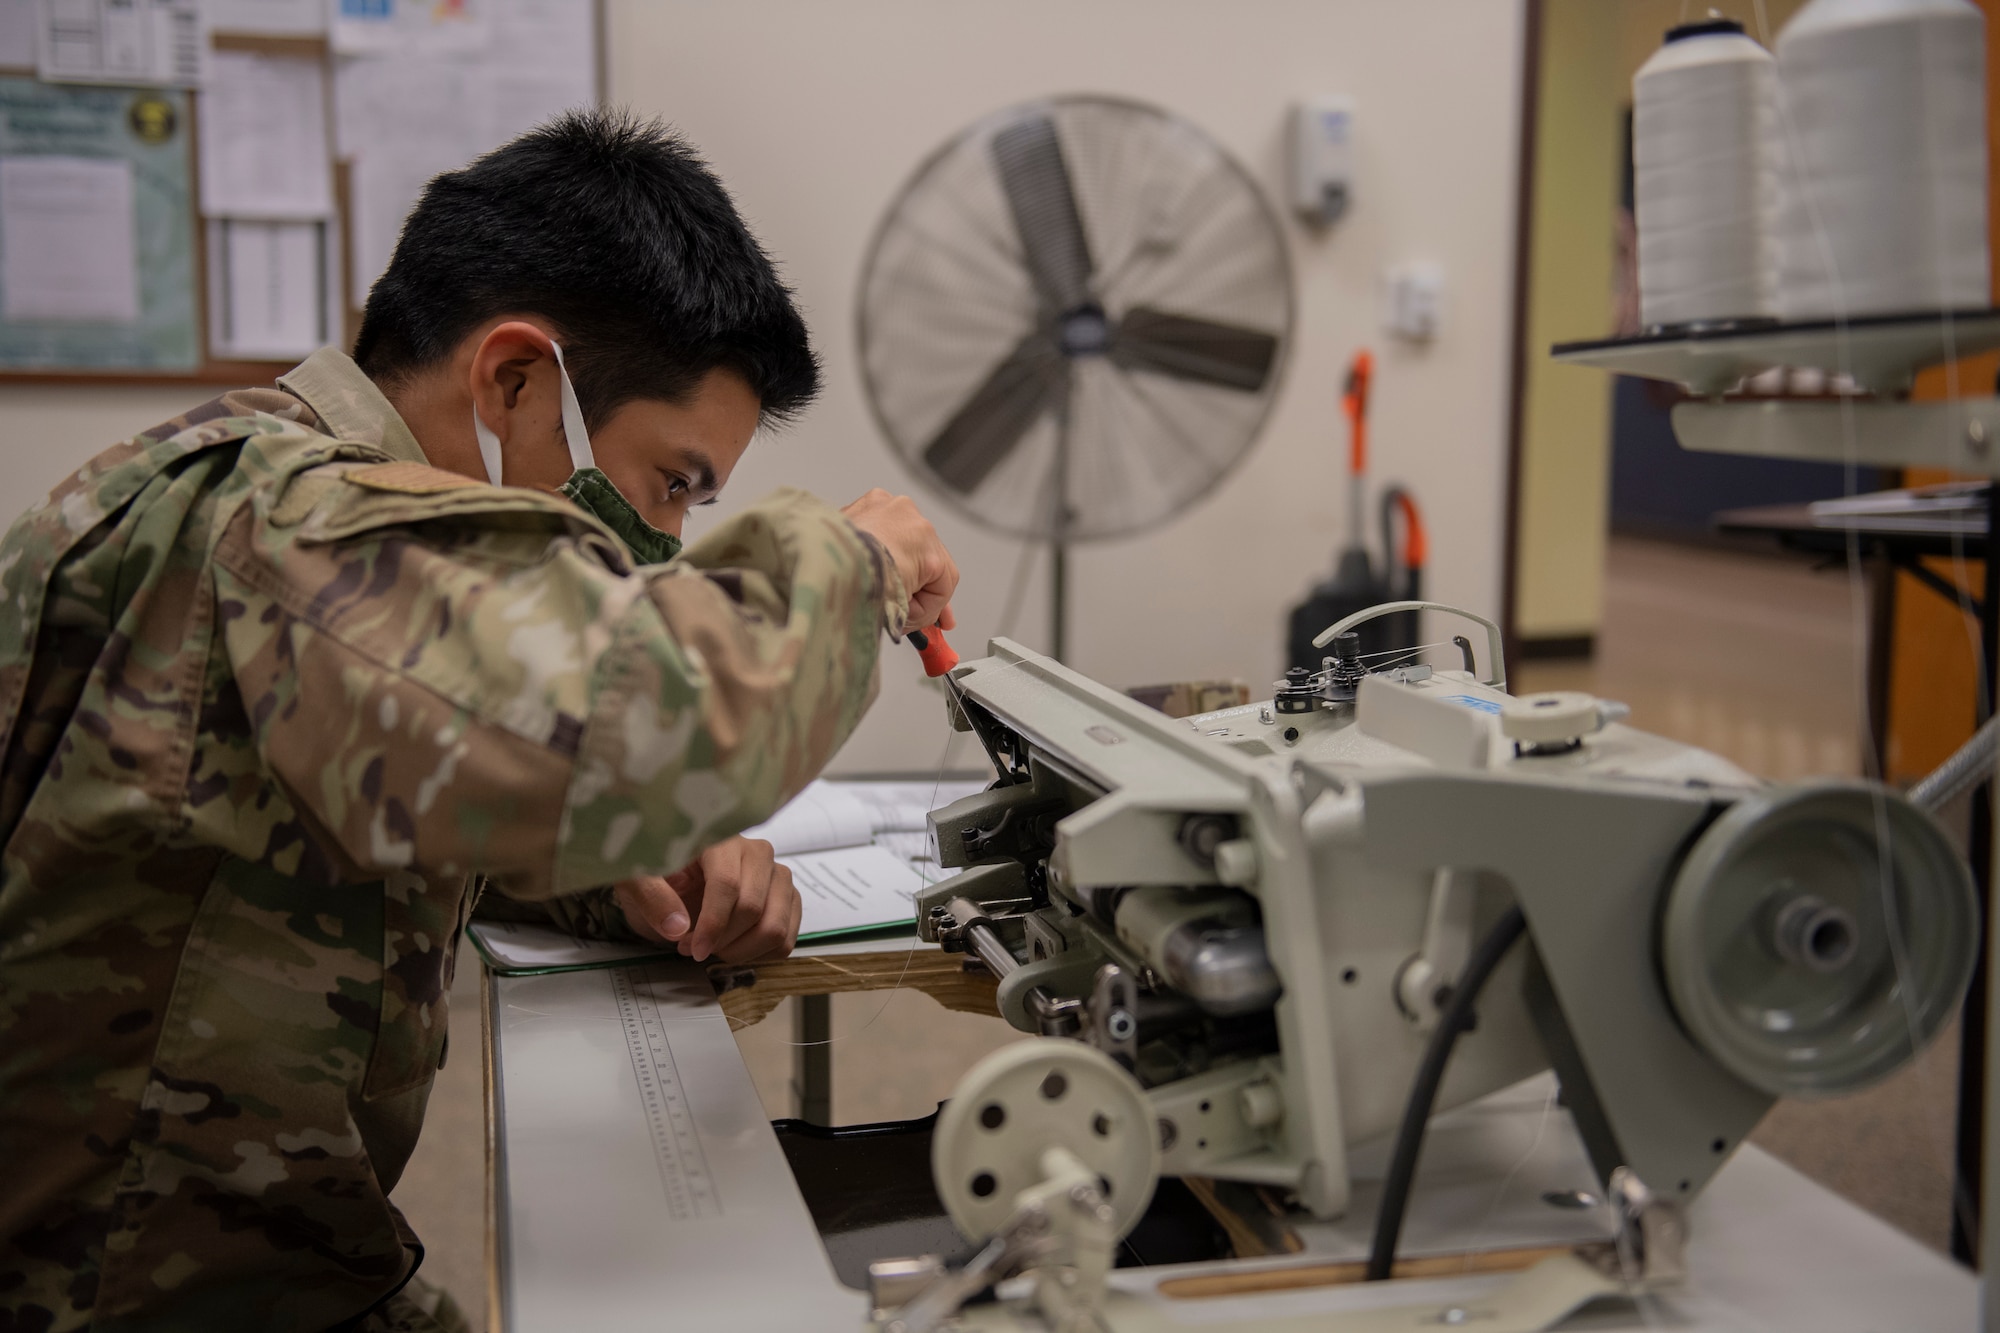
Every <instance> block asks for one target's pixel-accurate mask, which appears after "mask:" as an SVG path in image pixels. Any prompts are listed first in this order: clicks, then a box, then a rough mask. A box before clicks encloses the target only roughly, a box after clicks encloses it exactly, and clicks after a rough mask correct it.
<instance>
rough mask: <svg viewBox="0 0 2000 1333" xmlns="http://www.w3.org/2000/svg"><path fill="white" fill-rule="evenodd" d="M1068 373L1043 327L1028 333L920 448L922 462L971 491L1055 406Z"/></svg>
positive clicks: (965, 491)
mask: <svg viewBox="0 0 2000 1333" xmlns="http://www.w3.org/2000/svg"><path fill="white" fill-rule="evenodd" d="M1068 372H1069V365H1068V363H1067V362H1065V361H1064V360H1063V359H1062V356H1061V354H1060V353H1058V352H1057V351H1056V350H1055V348H1054V347H1052V346H1051V345H1050V342H1049V335H1048V333H1047V332H1046V331H1043V330H1039V329H1038V330H1036V331H1035V332H1034V333H1031V334H1029V335H1028V336H1027V337H1026V338H1023V339H1022V340H1021V341H1020V343H1019V344H1018V345H1016V347H1015V348H1014V350H1013V351H1012V352H1010V353H1008V354H1007V359H1006V360H1005V361H1002V362H1001V363H1000V364H999V365H997V366H995V367H994V368H993V373H992V374H990V375H988V376H987V377H986V382H985V383H984V384H981V385H980V386H979V387H978V388H977V389H975V390H974V391H973V394H972V397H970V398H968V399H966V400H965V402H964V404H963V405H962V406H960V407H959V409H958V411H956V412H954V413H952V415H951V420H949V421H947V422H945V423H944V429H942V430H940V431H939V432H938V433H937V435H936V436H935V437H933V438H932V440H931V442H930V443H929V444H927V445H925V446H924V463H925V465H926V466H928V467H929V468H930V470H931V472H932V473H933V474H935V475H936V476H937V478H938V479H939V480H940V481H942V482H944V483H945V484H946V485H947V486H950V487H951V488H952V489H953V490H955V491H957V492H959V493H960V494H961V495H970V494H971V493H972V492H973V491H975V490H977V489H979V484H980V483H981V482H983V481H985V480H986V478H987V477H988V476H990V475H992V472H993V469H994V468H996V467H998V466H1000V464H1001V463H1002V462H1003V461H1004V460H1005V459H1006V457H1007V455H1008V454H1011V453H1012V452H1014V448H1015V446H1016V445H1018V444H1020V442H1021V437H1022V436H1023V435H1026V434H1027V433H1028V428H1029V427H1030V426H1032V425H1034V424H1035V422H1036V421H1037V420H1038V419H1040V417H1041V415H1042V413H1044V412H1046V411H1048V410H1049V409H1050V408H1051V407H1052V406H1054V404H1055V401H1056V395H1057V394H1059V393H1061V392H1062V389H1063V386H1064V383H1065V381H1066V380H1067V378H1068Z"/></svg>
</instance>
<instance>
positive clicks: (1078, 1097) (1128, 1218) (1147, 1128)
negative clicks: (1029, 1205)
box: [931, 1037, 1160, 1241]
mask: <svg viewBox="0 0 2000 1333" xmlns="http://www.w3.org/2000/svg"><path fill="white" fill-rule="evenodd" d="M1053 1147H1061V1148H1067V1149H1068V1150H1069V1151H1070V1152H1072V1153H1074V1154H1075V1155H1076V1156H1077V1157H1078V1158H1079V1159H1080V1160H1081V1161H1082V1162H1083V1164H1084V1165H1085V1166H1086V1167H1088V1168H1089V1169H1090V1170H1092V1171H1094V1172H1096V1173H1097V1177H1098V1188H1099V1190H1100V1191H1102V1192H1103V1194H1104V1196H1105V1201H1106V1202H1108V1203H1109V1204H1110V1205H1111V1207H1112V1210H1113V1212H1114V1213H1115V1214H1116V1217H1115V1220H1114V1221H1113V1223H1112V1225H1113V1227H1114V1229H1115V1230H1116V1233H1117V1234H1118V1236H1120V1237H1123V1236H1124V1235H1125V1234H1126V1233H1127V1232H1129V1231H1130V1230H1131V1229H1132V1228H1133V1227H1134V1226H1135V1225H1137V1224H1138V1221H1139V1218H1140V1217H1141V1216H1142V1215H1143V1214H1144V1213H1145V1211H1146V1205H1147V1204H1148V1203H1149V1202H1151V1201H1152V1197H1153V1187H1154V1185H1155V1184H1156V1183H1157V1182H1158V1180H1159V1175H1160V1148H1159V1139H1158V1136H1157V1134H1156V1132H1155V1130H1154V1125H1153V1113H1152V1110H1151V1108H1150V1106H1149V1105H1148V1103H1147V1101H1146V1094H1145V1092H1144V1091H1143V1090H1142V1089H1141V1088H1140V1087H1139V1084H1138V1082H1137V1081H1136V1080H1134V1079H1133V1077H1132V1076H1131V1075H1130V1074H1128V1073H1126V1072H1125V1070H1124V1069H1123V1068H1122V1067H1120V1066H1119V1064H1118V1063H1117V1062H1116V1061H1114V1060H1113V1059H1112V1058H1111V1057H1110V1056H1108V1055H1105V1054H1104V1053H1103V1052H1102V1051H1099V1050H1097V1049H1096V1048H1094V1047H1091V1046H1086V1045H1084V1044H1083V1043H1082V1042H1079V1041H1068V1040H1064V1039H1061V1038H1055V1037H1037V1038H1034V1039H1031V1040H1028V1041H1020V1042H1016V1043H1014V1044H1013V1045H1011V1046H1004V1047H1002V1048H1001V1049H999V1050H997V1051H995V1052H994V1053H993V1054H991V1055H989V1056H987V1057H986V1058H985V1059H984V1060H981V1061H980V1062H979V1063H978V1064H976V1065H974V1066H973V1067H972V1068H971V1069H969V1070H967V1071H966V1073H965V1076H964V1077H963V1078H961V1079H959V1081H958V1086H957V1087H956V1088H954V1089H953V1090H952V1094H951V1100H950V1101H949V1102H947V1103H945V1107H944V1111H943V1112H942V1113H941V1114H940V1115H939V1116H938V1125H937V1133H936V1135H935V1136H934V1137H933V1138H932V1140H931V1174H932V1176H933V1177H934V1178H935V1179H936V1182H937V1191H938V1195H939V1197H940V1198H942V1199H943V1200H944V1205H945V1208H946V1210H947V1211H948V1212H950V1214H951V1220H952V1221H953V1222H954V1223H956V1224H957V1226H958V1229H959V1230H960V1231H962V1232H964V1233H965V1235H966V1236H967V1237H968V1238H969V1239H972V1240H975V1241H977V1240H984V1239H986V1238H987V1237H988V1236H991V1235H993V1234H994V1233H995V1232H996V1231H998V1230H1000V1228H1001V1226H1002V1224H1003V1223H1005V1222H1006V1221H1007V1220H1008V1217H1009V1215H1010V1214H1011V1213H1012V1212H1013V1211H1014V1206H1015V1195H1016V1194H1018V1193H1019V1192H1020V1191H1021V1190H1023V1189H1025V1188H1028V1187H1029V1186H1032V1185H1036V1184H1039V1183H1040V1182H1041V1181H1042V1179H1043V1175H1042V1165H1041V1161H1042V1153H1043V1152H1044V1151H1045V1150H1046V1149H1049V1148H1053Z"/></svg>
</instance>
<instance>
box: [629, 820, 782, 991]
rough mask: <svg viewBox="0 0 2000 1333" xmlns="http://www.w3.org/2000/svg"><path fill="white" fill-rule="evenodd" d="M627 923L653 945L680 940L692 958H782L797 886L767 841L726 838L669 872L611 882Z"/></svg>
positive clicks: (742, 960)
mask: <svg viewBox="0 0 2000 1333" xmlns="http://www.w3.org/2000/svg"><path fill="white" fill-rule="evenodd" d="M616 897H617V900H618V909H619V910H620V911H622V912H623V913H625V920H626V923H627V924H629V925H630V926H631V927H632V929H633V930H635V931H637V932H638V933H639V934H641V935H643V936H645V937H646V938H647V939H649V940H652V941H654V942H655V943H659V944H679V945H680V950H681V953H682V954H683V955H684V956H686V957H689V958H693V959H695V960H697V961H702V960H705V959H707V958H708V957H709V955H711V954H713V955H714V956H715V957H717V958H720V959H721V960H722V961H723V962H725V963H752V962H757V961H759V960H761V959H767V958H782V957H784V956H785V955H786V954H788V953H790V952H791V951H792V945H793V944H794V943H796V942H797V940H798V937H799V912H800V910H801V904H800V902H799V891H798V889H797V888H796V887H794V886H793V884H792V872H791V871H790V870H789V869H787V868H786V867H784V866H781V865H779V864H778V863H777V860H776V857H775V854H774V853H773V852H772V850H771V844H770V843H768V842H761V841H759V840H757V839H756V838H730V839H728V840H727V841H725V842H719V843H717V844H715V846H713V847H711V848H709V849H708V850H707V851H705V852H703V853H702V854H701V856H700V857H699V858H697V859H696V860H695V862H694V864H692V865H689V866H686V867H684V868H682V869H680V870H676V871H675V872H674V873H673V874H671V875H667V876H665V877H661V876H659V875H641V876H640V877H639V878H637V879H628V880H625V881H623V882H622V883H620V884H619V885H618V886H617V890H616Z"/></svg>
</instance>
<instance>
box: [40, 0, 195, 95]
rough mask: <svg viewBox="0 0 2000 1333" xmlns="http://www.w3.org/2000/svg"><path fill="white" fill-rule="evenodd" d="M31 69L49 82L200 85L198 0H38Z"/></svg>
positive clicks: (189, 86) (191, 86)
mask: <svg viewBox="0 0 2000 1333" xmlns="http://www.w3.org/2000/svg"><path fill="white" fill-rule="evenodd" d="M35 14H36V28H37V48H38V51H37V56H38V58H37V61H36V65H37V69H38V71H39V72H40V74H41V76H42V78H43V79H44V80H45V81H47V82H49V83H115V84H139V85H153V86H163V87H172V88H194V87H199V86H200V84H201V82H202V76H203V74H204V73H205V71H206V59H207V56H208V24H207V22H206V21H205V18H206V15H205V13H204V11H203V9H202V5H201V0H37V4H36V8H35Z"/></svg>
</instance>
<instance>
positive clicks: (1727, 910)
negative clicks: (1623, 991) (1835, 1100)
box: [1660, 782, 1979, 1097]
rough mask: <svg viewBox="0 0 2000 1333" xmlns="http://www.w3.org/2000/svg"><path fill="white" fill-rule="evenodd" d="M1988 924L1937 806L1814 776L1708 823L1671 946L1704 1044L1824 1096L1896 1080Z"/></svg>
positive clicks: (1793, 1088)
mask: <svg viewBox="0 0 2000 1333" xmlns="http://www.w3.org/2000/svg"><path fill="white" fill-rule="evenodd" d="M1885 834H1886V843H1887V845H1886V848H1885V847H1884V835H1885ZM1978 929H1979V912H1978V906H1977V900H1976V899H1975V897H1974V895H1973V888H1972V878H1971V875H1970V874H1969V873H1968V872H1967V870H1966V867H1965V863H1964V861H1963V860H1962V859H1961V858H1960V857H1959V855H1958V853H1957V852H1956V851H1955V850H1953V848H1952V846H1951V844H1950V842H1949V841H1948V840H1947V839H1946V837H1945V835H1944V832H1943V831H1942V830H1941V829H1940V828H1939V827H1938V826H1937V824H1936V823H1935V822H1934V821H1933V820H1932V819H1931V818H1930V816H1929V815H1927V814H1925V813H1924V812H1923V811H1921V810H1919V809H1917V808H1916V807H1915V806H1913V805H1911V804H1910V803H1909V801H1907V800H1906V799H1904V798H1903V797H1902V796H1901V795H1899V794H1897V793H1896V792H1893V791H1891V790H1889V789H1888V788H1886V787H1881V786H1877V785H1874V784H1871V783H1861V782H1817V783H1808V784H1804V785H1800V786H1793V787H1787V788H1774V789H1772V790H1769V791H1762V792H1757V793H1755V794H1753V795H1751V796H1748V797H1745V798H1744V799H1743V800H1741V801H1739V802H1737V804H1736V805H1735V806H1734V807H1732V808H1731V809H1730V810H1729V811H1728V812H1727V813H1725V814H1724V815H1723V816H1722V817H1721V818H1719V819H1717V820H1716V821H1715V823H1713V824H1711V825H1710V826H1709V827H1708V829H1707V830H1706V831H1704V832H1703V833H1702V835H1701V837H1700V838H1699V839H1697V840H1696V842H1695V845H1694V848H1693V850H1692V851H1690V852H1689V853H1688V856H1687V859H1686V860H1685V861H1684V862H1683V863H1682V865H1681V869H1680V872H1679V874H1678V875H1677V876H1676V877H1675V879H1674V883H1673V887H1672V889H1671V890H1670V891H1669V893H1668V897H1667V909H1666V913H1665V916H1664V918H1663V920H1662V923H1661V949H1660V955H1661V963H1662V966H1663V970H1664V971H1665V973H1666V980H1667V989H1668V991H1669V993H1670V994H1671V996H1672V998H1673V1005H1674V1010H1675V1012H1676V1013H1677V1014H1678V1015H1679V1016H1680V1020H1681V1023H1682V1025H1683V1026H1684V1027H1685V1028H1686V1029H1687V1032H1688V1034H1689V1035H1690V1036H1691V1037H1693V1038H1694V1040H1695V1042H1696V1043H1697V1044H1698V1045H1699V1046H1701V1047H1702V1049H1703V1050H1705V1051H1707V1052H1708V1053H1709V1054H1710V1055H1712V1056H1713V1057H1714V1058H1715V1059H1716V1060H1717V1061H1719V1062H1720V1063H1721V1064H1722V1065H1723V1066H1724V1067H1725V1068H1727V1069H1729V1070H1730V1071H1731V1072H1732V1073H1734V1074H1736V1075H1737V1077H1739V1078H1741V1079H1742V1080H1743V1081H1744V1082H1746V1083H1748V1084H1750V1085H1751V1086H1752V1087H1756V1088H1760V1089H1762V1090H1763V1091H1765V1092H1768V1093H1771V1094H1773V1095H1775V1096H1781V1097H1825V1096H1832V1095H1835V1094H1838V1093H1843V1092H1849V1091H1852V1090H1854V1089H1856V1088H1860V1087H1864V1086H1866V1085H1868V1084H1870V1083H1873V1082H1875V1081H1876V1080H1877V1079H1880V1078H1882V1077H1884V1076H1886V1075H1887V1074H1889V1073H1890V1072H1891V1071H1893V1070H1894V1069H1896V1068H1897V1067H1898V1066H1900V1065H1901V1064H1903V1063H1904V1061H1906V1060H1908V1059H1909V1058H1910V1057H1911V1056H1912V1055H1914V1054H1915V1053H1916V1052H1917V1051H1918V1050H1919V1049H1921V1048H1922V1047H1923V1045H1924V1044H1925V1043H1926V1042H1928V1041H1929V1040H1930V1039H1931V1038H1932V1037H1933V1036H1935V1035H1936V1034H1937V1031H1938V1029H1939V1028H1941V1027H1942V1026H1944V1024H1945V1023H1946V1022H1947V1021H1948V1020H1949V1019H1950V1018H1951V1016H1952V1015H1953V1014H1954V1013H1956V1012H1957V1011H1958V1006H1959V1002H1960V1000H1961V999H1962V998H1963V996H1964V994H1965V988H1966V984H1967V982H1968V981H1969V980H1970V978H1971V975H1972V964H1973V958H1974V955H1975V950H1976V946H1977V939H1978Z"/></svg>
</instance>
